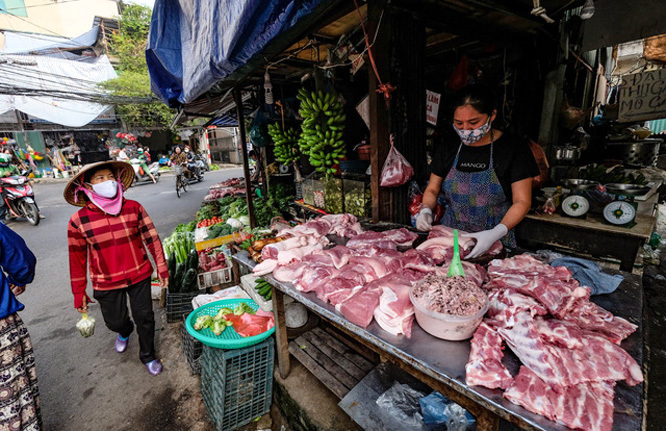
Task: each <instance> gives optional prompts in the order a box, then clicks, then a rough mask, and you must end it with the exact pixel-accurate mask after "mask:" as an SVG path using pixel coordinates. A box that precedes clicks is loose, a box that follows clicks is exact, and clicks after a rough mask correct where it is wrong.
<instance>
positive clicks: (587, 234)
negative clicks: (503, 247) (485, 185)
mask: <svg viewBox="0 0 666 431" xmlns="http://www.w3.org/2000/svg"><path fill="white" fill-rule="evenodd" d="M656 222H657V219H656V217H652V216H649V215H639V216H637V217H636V225H635V226H633V227H630V228H628V227H623V226H615V225H611V224H608V223H604V222H603V221H602V218H601V217H600V216H599V215H588V216H587V218H584V219H583V218H572V217H566V216H563V215H560V214H557V213H556V214H540V215H537V214H528V215H527V216H525V218H524V219H523V221H522V222H521V223H520V224H519V225H518V226H516V239H517V240H518V242H519V244H527V245H530V246H533V245H535V244H536V245H545V246H552V247H560V248H564V249H567V250H573V251H577V252H583V253H588V254H590V255H592V256H603V257H606V256H609V257H614V258H617V259H619V260H620V269H621V270H622V271H627V272H631V271H632V269H633V267H634V263H635V262H636V256H637V255H638V251H639V250H640V248H641V247H642V246H643V244H644V243H645V242H646V241H649V240H650V235H652V231H653V230H654V227H655V224H656Z"/></svg>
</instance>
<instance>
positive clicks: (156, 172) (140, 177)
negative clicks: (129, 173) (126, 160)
mask: <svg viewBox="0 0 666 431" xmlns="http://www.w3.org/2000/svg"><path fill="white" fill-rule="evenodd" d="M130 164H131V165H132V169H134V182H135V183H136V182H139V181H153V180H151V179H150V176H149V175H148V173H147V172H143V169H141V160H139V159H136V158H134V159H130ZM148 170H149V171H150V173H151V174H153V177H155V181H159V180H160V164H159V163H158V162H153V163H151V164H150V165H148ZM142 172H143V173H142Z"/></svg>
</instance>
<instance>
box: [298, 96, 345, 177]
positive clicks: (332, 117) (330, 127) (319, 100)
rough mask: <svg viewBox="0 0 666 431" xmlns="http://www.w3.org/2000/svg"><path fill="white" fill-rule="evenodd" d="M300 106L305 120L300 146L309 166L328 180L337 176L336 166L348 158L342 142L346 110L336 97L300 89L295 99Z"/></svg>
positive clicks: (302, 126)
mask: <svg viewBox="0 0 666 431" xmlns="http://www.w3.org/2000/svg"><path fill="white" fill-rule="evenodd" d="M296 97H297V99H298V100H300V102H301V107H300V111H299V112H300V114H301V117H303V123H302V125H301V128H302V133H301V138H300V140H299V142H298V143H299V146H300V149H301V152H302V153H303V154H307V155H308V156H309V158H310V164H311V165H312V166H313V167H314V168H315V169H316V170H317V171H318V172H320V173H323V174H325V175H326V177H329V176H330V175H332V174H334V173H335V172H336V168H334V166H335V165H337V164H338V162H340V160H342V159H343V158H344V157H345V141H344V140H343V135H344V129H345V120H346V116H345V114H344V107H343V105H342V103H340V101H338V99H337V98H336V96H335V95H334V94H333V93H329V92H324V91H321V90H319V91H316V92H315V91H313V92H310V93H308V92H307V90H305V89H304V88H301V89H300V90H299V91H298V96H296Z"/></svg>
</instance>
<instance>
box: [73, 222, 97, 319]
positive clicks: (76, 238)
mask: <svg viewBox="0 0 666 431" xmlns="http://www.w3.org/2000/svg"><path fill="white" fill-rule="evenodd" d="M67 244H68V246H69V276H70V279H71V283H72V293H73V294H74V308H81V307H83V306H84V299H83V298H84V297H85V299H86V302H85V304H87V303H90V302H92V301H91V300H90V297H89V296H88V295H87V294H86V286H87V285H88V277H87V274H86V270H87V264H88V246H87V244H86V240H85V238H84V237H83V234H82V233H81V232H80V231H79V229H78V226H77V225H76V224H75V223H74V222H73V221H72V220H70V221H69V224H68V225H67Z"/></svg>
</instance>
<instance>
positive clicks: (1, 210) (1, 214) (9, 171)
mask: <svg viewBox="0 0 666 431" xmlns="http://www.w3.org/2000/svg"><path fill="white" fill-rule="evenodd" d="M11 160H12V156H11V155H9V154H7V153H0V178H4V177H11V176H12V175H21V171H19V169H18V168H17V167H16V165H13V164H12V163H11ZM35 206H37V202H35ZM37 211H39V207H38V206H37ZM6 213H7V206H6V205H5V198H4V195H2V193H0V222H2V223H3V224H4V223H5V220H6V218H5V214H6ZM39 218H41V219H44V218H45V217H44V215H43V214H42V212H41V211H39Z"/></svg>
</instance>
